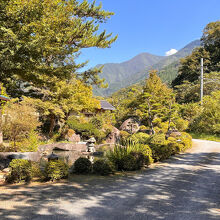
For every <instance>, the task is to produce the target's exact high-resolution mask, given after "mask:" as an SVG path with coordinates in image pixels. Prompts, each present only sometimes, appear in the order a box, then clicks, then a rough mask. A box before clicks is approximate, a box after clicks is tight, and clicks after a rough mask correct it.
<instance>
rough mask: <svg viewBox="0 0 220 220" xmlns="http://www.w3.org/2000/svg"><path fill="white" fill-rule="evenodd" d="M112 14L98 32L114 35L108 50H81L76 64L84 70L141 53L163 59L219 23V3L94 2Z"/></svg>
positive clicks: (195, 0)
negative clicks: (85, 65)
mask: <svg viewBox="0 0 220 220" xmlns="http://www.w3.org/2000/svg"><path fill="white" fill-rule="evenodd" d="M100 1H101V2H102V4H103V8H104V9H105V10H108V11H113V12H115V15H114V16H112V17H111V18H110V19H109V20H108V21H107V23H104V24H101V29H106V30H107V32H108V33H109V32H112V33H113V35H116V34H118V40H117V41H116V42H115V43H114V44H113V45H112V46H111V48H106V49H97V48H89V49H84V50H83V51H82V54H81V55H80V57H79V58H78V62H81V61H85V60H89V61H90V62H89V64H88V66H87V68H89V67H93V66H95V65H97V64H103V63H120V62H123V61H126V60H128V59H131V58H132V57H134V56H136V55H137V54H139V53H142V52H148V53H152V54H155V55H165V53H166V52H167V51H169V50H170V49H176V50H179V49H181V48H182V47H184V46H185V45H186V44H188V43H190V42H191V41H193V40H196V39H199V38H200V37H201V35H202V30H203V29H204V27H205V26H206V24H208V23H209V22H212V21H217V20H220V0H97V3H99V2H100Z"/></svg>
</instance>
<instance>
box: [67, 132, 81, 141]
mask: <svg viewBox="0 0 220 220" xmlns="http://www.w3.org/2000/svg"><path fill="white" fill-rule="evenodd" d="M65 139H66V140H67V141H70V142H80V141H81V138H80V135H79V134H76V133H75V131H74V130H72V129H69V130H68V131H67V133H66V135H65Z"/></svg>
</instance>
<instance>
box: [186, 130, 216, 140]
mask: <svg viewBox="0 0 220 220" xmlns="http://www.w3.org/2000/svg"><path fill="white" fill-rule="evenodd" d="M189 134H190V135H191V136H192V138H194V139H201V140H208V141H217V142H220V135H216V134H213V135H212V134H197V133H193V132H191V133H189Z"/></svg>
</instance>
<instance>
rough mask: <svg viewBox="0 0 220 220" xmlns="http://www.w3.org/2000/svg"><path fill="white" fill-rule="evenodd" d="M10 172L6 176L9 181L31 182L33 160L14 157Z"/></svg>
mask: <svg viewBox="0 0 220 220" xmlns="http://www.w3.org/2000/svg"><path fill="white" fill-rule="evenodd" d="M9 168H10V173H9V175H8V176H7V177H6V181H7V182H8V183H19V182H21V181H25V182H29V181H30V180H31V178H32V175H31V171H32V169H31V162H30V161H28V160H25V159H13V160H12V161H11V162H10V164H9Z"/></svg>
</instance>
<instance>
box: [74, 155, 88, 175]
mask: <svg viewBox="0 0 220 220" xmlns="http://www.w3.org/2000/svg"><path fill="white" fill-rule="evenodd" d="M74 170H75V172H76V173H78V174H87V173H90V172H91V171H92V163H91V161H90V160H89V159H87V158H84V157H80V158H78V159H77V160H76V161H75V163H74Z"/></svg>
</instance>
